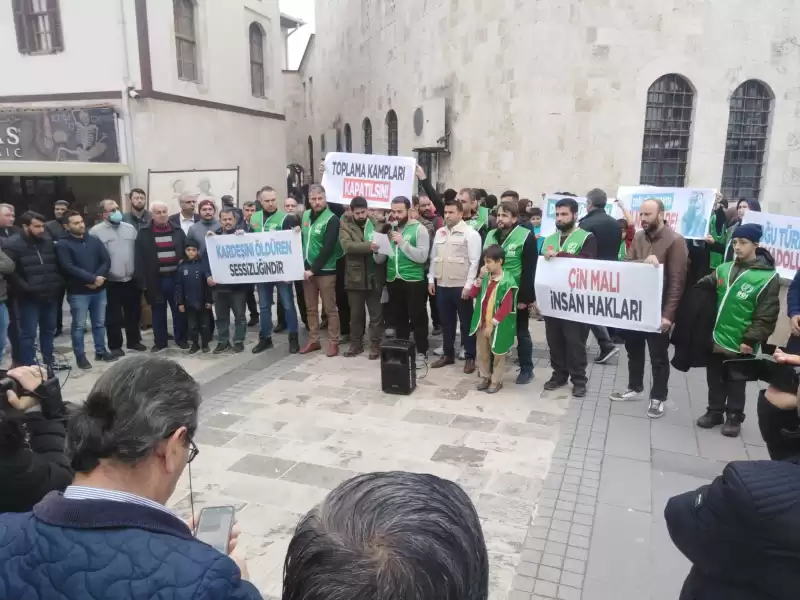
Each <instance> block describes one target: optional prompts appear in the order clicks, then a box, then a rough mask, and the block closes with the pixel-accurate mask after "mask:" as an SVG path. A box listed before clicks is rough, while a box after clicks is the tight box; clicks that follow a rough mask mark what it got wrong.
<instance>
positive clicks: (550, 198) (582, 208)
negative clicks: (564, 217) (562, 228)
mask: <svg viewBox="0 0 800 600" xmlns="http://www.w3.org/2000/svg"><path fill="white" fill-rule="evenodd" d="M563 198H572V199H573V200H575V202H577V203H578V219H582V218H583V217H585V216H586V198H584V197H582V196H579V197H577V198H576V197H573V196H561V195H559V194H545V196H544V198H542V229H541V230H540V231H539V235H541V236H543V237H547V236H548V235H550V234H551V233H553V232H554V231H555V230H556V203H557V202H558V201H559V200H561V199H563ZM606 214H608V215H610V216H612V217H614V218H615V219H621V218H623V216H624V215H623V214H622V209H621V208H620V207H619V206H618V205H617V201H616V200H615V199H614V198H609V199H608V203H607V204H606Z"/></svg>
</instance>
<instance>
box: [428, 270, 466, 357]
mask: <svg viewBox="0 0 800 600" xmlns="http://www.w3.org/2000/svg"><path fill="white" fill-rule="evenodd" d="M463 289H464V288H460V287H441V286H436V306H437V308H438V309H439V320H440V321H441V325H442V349H443V350H444V356H446V357H447V358H453V359H454V358H455V357H456V348H455V345H456V318H458V324H459V327H460V328H461V345H462V346H464V358H467V359H470V360H475V336H472V335H470V334H469V330H470V325H471V321H472V299H471V298H470V299H469V300H462V299H461V292H462V291H463Z"/></svg>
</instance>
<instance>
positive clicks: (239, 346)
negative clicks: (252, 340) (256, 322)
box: [233, 342, 244, 354]
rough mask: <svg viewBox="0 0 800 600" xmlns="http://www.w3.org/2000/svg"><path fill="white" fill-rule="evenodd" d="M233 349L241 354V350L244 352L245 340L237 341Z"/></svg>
mask: <svg viewBox="0 0 800 600" xmlns="http://www.w3.org/2000/svg"><path fill="white" fill-rule="evenodd" d="M233 351H234V352H235V353H236V354H239V353H240V352H244V342H236V343H235V344H234V345H233Z"/></svg>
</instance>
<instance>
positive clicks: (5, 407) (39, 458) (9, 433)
mask: <svg viewBox="0 0 800 600" xmlns="http://www.w3.org/2000/svg"><path fill="white" fill-rule="evenodd" d="M63 406H64V405H63V403H62V401H61V388H60V387H59V382H58V379H56V378H55V377H53V378H51V379H45V374H44V372H43V370H42V369H41V368H40V367H18V368H16V369H11V370H10V371H9V372H8V373H7V374H6V377H5V378H4V379H2V380H0V481H2V482H3V486H2V492H0V512H25V511H28V510H31V508H33V505H34V504H36V503H37V502H39V501H40V500H41V499H42V498H44V496H45V495H46V494H47V493H48V492H51V491H53V490H59V491H61V490H63V489H64V488H66V487H67V486H68V485H69V484H70V483H71V482H72V470H71V469H70V466H69V460H68V459H67V457H66V456H65V454H64V439H65V437H66V430H65V427H64V418H63V415H64V409H63Z"/></svg>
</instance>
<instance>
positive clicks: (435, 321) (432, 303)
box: [428, 296, 442, 329]
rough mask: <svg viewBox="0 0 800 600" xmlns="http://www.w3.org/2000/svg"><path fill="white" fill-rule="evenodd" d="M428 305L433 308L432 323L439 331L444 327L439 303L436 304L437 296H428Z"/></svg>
mask: <svg viewBox="0 0 800 600" xmlns="http://www.w3.org/2000/svg"><path fill="white" fill-rule="evenodd" d="M428 303H429V304H430V307H431V323H433V328H434V329H439V328H440V327H441V325H442V320H441V319H440V318H439V303H438V302H436V296H428Z"/></svg>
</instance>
